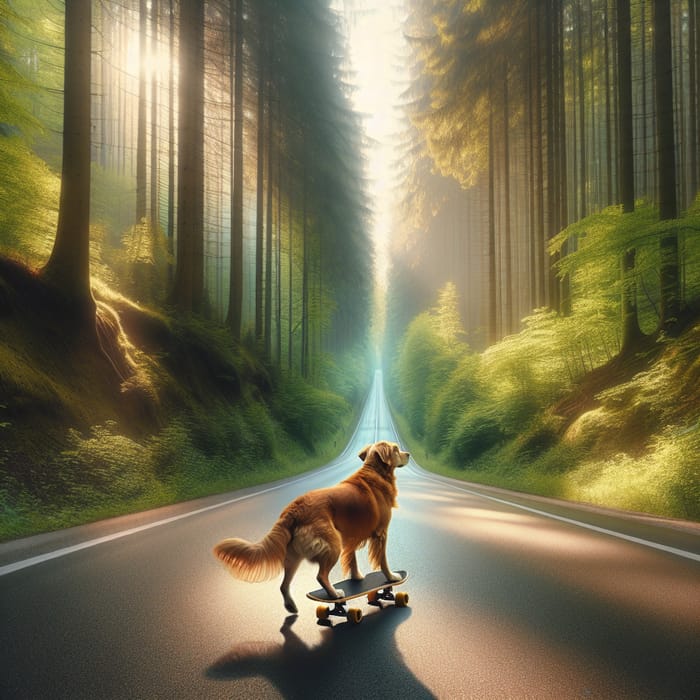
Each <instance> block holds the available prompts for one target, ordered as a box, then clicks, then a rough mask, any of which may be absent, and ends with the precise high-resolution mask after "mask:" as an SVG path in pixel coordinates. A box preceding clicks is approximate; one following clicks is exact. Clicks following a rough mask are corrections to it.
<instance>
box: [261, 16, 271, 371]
mask: <svg viewBox="0 0 700 700" xmlns="http://www.w3.org/2000/svg"><path fill="white" fill-rule="evenodd" d="M268 31H272V28H271V27H268ZM268 47H269V42H268ZM268 50H269V49H268ZM265 59H266V61H268V66H269V65H270V57H269V56H266V57H265ZM272 152H273V149H272V87H271V84H270V83H269V82H268V91H267V195H266V197H267V201H266V204H267V213H266V216H265V325H264V332H263V335H264V338H265V356H266V357H267V358H268V359H269V360H271V359H272V155H273V153H272Z"/></svg>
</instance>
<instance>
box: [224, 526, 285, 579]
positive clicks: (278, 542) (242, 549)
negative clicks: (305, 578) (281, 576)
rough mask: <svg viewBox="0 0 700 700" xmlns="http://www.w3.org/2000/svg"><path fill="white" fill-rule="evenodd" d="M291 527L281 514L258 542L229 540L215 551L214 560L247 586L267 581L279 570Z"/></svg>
mask: <svg viewBox="0 0 700 700" xmlns="http://www.w3.org/2000/svg"><path fill="white" fill-rule="evenodd" d="M291 525H292V523H291V521H290V519H289V518H288V517H286V516H285V514H282V516H281V517H280V519H279V520H278V521H277V522H276V523H275V524H274V525H273V526H272V529H271V530H270V532H268V533H267V535H265V537H263V539H262V540H260V542H247V541H246V540H242V539H240V538H238V537H231V538H229V539H225V540H222V541H221V542H219V544H217V545H216V547H214V556H215V557H216V558H217V559H220V560H221V561H222V562H223V563H224V564H225V565H226V566H227V567H228V569H229V571H230V572H231V573H232V574H233V575H234V576H235V577H236V578H239V579H242V580H243V581H250V582H257V581H267V580H269V579H271V578H274V577H275V576H276V575H277V574H278V573H279V572H280V571H281V570H282V566H283V564H284V558H285V556H286V554H287V544H289V541H290V540H291V539H292V531H291Z"/></svg>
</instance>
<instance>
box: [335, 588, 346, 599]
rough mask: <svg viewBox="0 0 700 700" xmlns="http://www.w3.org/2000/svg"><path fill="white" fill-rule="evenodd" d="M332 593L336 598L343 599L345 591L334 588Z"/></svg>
mask: <svg viewBox="0 0 700 700" xmlns="http://www.w3.org/2000/svg"><path fill="white" fill-rule="evenodd" d="M333 591H334V593H335V597H336V598H344V597H345V591H344V590H343V589H342V588H334V589H333Z"/></svg>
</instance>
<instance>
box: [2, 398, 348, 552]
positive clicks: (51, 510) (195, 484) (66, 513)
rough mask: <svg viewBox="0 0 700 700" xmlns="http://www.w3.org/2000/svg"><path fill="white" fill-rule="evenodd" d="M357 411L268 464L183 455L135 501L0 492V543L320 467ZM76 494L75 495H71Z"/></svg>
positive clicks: (338, 448) (333, 453)
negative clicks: (311, 447)
mask: <svg viewBox="0 0 700 700" xmlns="http://www.w3.org/2000/svg"><path fill="white" fill-rule="evenodd" d="M358 414H359V409H358V410H356V411H354V412H353V413H351V414H348V416H347V418H346V419H345V420H344V421H343V425H342V426H341V427H340V428H339V429H338V430H337V431H336V432H335V433H334V434H332V435H329V436H328V437H326V439H325V440H323V441H322V442H320V443H319V444H317V445H316V446H315V451H314V453H313V454H308V453H307V452H305V451H304V450H302V449H300V448H299V447H298V446H297V445H294V443H292V442H291V441H290V443H289V449H287V450H286V451H285V452H283V453H282V454H276V455H274V456H272V457H270V458H268V459H267V460H265V461H261V462H255V463H254V464H241V463H240V462H239V463H238V464H236V462H235V461H232V462H231V463H229V464H228V465H227V467H226V468H225V469H224V468H222V467H223V465H222V464H221V461H220V460H218V461H212V460H209V459H207V458H206V457H205V456H204V455H202V454H196V453H195V452H192V453H190V454H189V455H187V456H185V461H183V462H182V463H181V464H180V465H179V466H178V469H177V473H176V474H174V475H173V476H172V477H171V478H167V479H164V480H162V481H161V480H157V479H154V480H151V481H149V483H148V484H147V485H146V486H145V488H143V489H142V491H141V492H140V493H139V494H138V495H137V496H134V497H124V496H120V494H119V492H118V489H115V490H113V491H111V495H110V494H107V495H101V496H100V497H99V498H95V499H94V501H95V502H94V504H93V505H90V503H89V500H90V499H89V496H86V494H85V490H84V489H83V494H82V496H78V497H77V498H73V499H66V498H62V497H58V496H55V497H54V498H51V497H50V496H46V495H44V496H42V497H39V496H36V495H33V494H30V493H29V492H26V491H25V492H24V493H22V494H20V495H19V496H17V494H15V495H14V497H13V498H12V499H10V498H9V497H8V494H7V491H5V492H4V493H3V489H2V488H0V513H1V514H2V517H0V542H3V541H6V540H10V539H15V538H18V537H27V536H30V535H34V534H38V533H42V532H49V531H53V530H60V529H63V528H68V527H73V526H76V525H84V524H86V523H90V522H95V521H98V520H103V519H105V518H111V517H115V516H120V515H128V514H131V513H137V512H140V511H144V510H150V509H152V508H159V507H161V506H167V505H172V504H174V503H178V502H182V501H188V500H193V499H196V498H200V497H204V496H210V495H214V494H218V493H225V492H227V491H235V490H238V489H242V488H246V487H249V486H256V485H258V484H264V483H269V482H272V481H277V480H280V479H285V478H288V477H291V476H296V475H298V474H302V473H304V472H307V471H310V470H312V469H315V468H317V467H320V466H322V465H324V464H326V463H327V462H329V461H331V460H332V459H333V458H334V457H336V456H338V454H340V453H341V452H342V450H343V448H344V447H345V444H346V441H347V438H348V436H349V435H350V434H351V432H352V429H353V427H354V425H355V422H356V421H357V417H358ZM73 495H74V496H75V495H76V494H73Z"/></svg>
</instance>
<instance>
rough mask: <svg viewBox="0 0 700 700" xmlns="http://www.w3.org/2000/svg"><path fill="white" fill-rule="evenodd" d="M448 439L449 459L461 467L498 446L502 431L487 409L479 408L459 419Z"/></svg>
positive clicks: (495, 418)
mask: <svg viewBox="0 0 700 700" xmlns="http://www.w3.org/2000/svg"><path fill="white" fill-rule="evenodd" d="M450 438H451V439H450V459H451V461H452V462H453V463H454V464H455V465H457V466H463V465H465V464H467V463H469V462H473V461H474V460H475V459H477V458H478V457H481V455H483V454H484V453H485V452H487V451H488V450H490V449H491V448H492V447H495V446H496V445H498V444H499V443H500V442H501V441H502V440H503V431H502V429H501V425H500V423H499V421H498V418H497V417H496V416H495V415H493V413H491V412H490V411H489V410H488V408H484V407H483V406H479V407H477V408H475V409H472V410H471V411H469V412H467V413H465V414H464V415H463V416H462V417H461V418H460V419H459V421H458V422H457V424H456V425H455V427H454V430H453V431H452V434H451V436H450Z"/></svg>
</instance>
